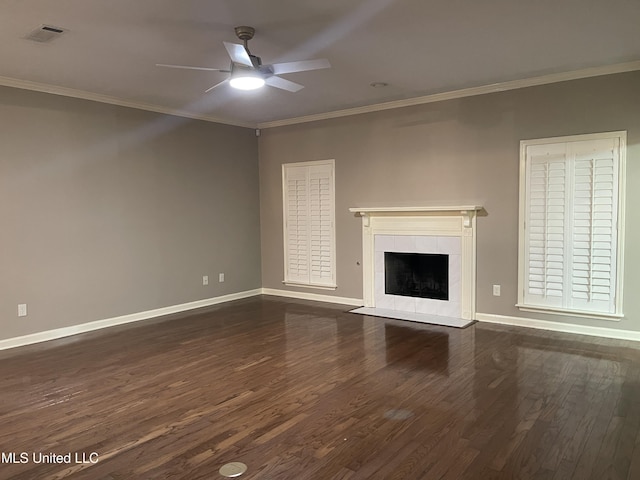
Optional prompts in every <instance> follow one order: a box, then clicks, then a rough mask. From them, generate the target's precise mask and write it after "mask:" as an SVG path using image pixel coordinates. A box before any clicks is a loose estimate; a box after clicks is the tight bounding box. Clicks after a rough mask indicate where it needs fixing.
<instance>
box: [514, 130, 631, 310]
mask: <svg viewBox="0 0 640 480" xmlns="http://www.w3.org/2000/svg"><path fill="white" fill-rule="evenodd" d="M625 144H626V132H612V133H602V134H593V135H578V136H572V137H559V138H549V139H541V140H527V141H522V142H521V143H520V234H519V265H518V267H519V268H518V270H519V276H518V280H519V285H518V305H517V306H518V307H520V308H521V309H522V310H532V311H547V312H550V313H566V314H571V315H584V316H591V317H599V318H600V317H604V318H607V317H608V318H620V317H622V316H623V315H622V257H623V252H622V239H623V233H624V231H623V226H624V224H623V213H624V202H623V200H624V197H623V190H624V171H625V148H626V147H625Z"/></svg>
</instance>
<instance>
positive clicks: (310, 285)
mask: <svg viewBox="0 0 640 480" xmlns="http://www.w3.org/2000/svg"><path fill="white" fill-rule="evenodd" d="M282 283H284V284H285V285H287V286H288V287H301V288H317V289H319V290H335V289H336V288H338V285H316V284H314V283H296V282H287V281H285V280H283V281H282Z"/></svg>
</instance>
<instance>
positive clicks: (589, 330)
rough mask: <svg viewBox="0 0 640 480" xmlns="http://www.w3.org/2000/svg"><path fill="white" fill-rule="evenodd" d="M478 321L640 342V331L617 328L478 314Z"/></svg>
mask: <svg viewBox="0 0 640 480" xmlns="http://www.w3.org/2000/svg"><path fill="white" fill-rule="evenodd" d="M476 320H478V321H480V322H488V323H499V324H501V325H512V326H516V327H527V328H538V329H540V330H551V331H554V332H564V333H577V334H580V335H591V336H594V337H605V338H616V339H618V340H633V341H636V342H640V331H634V330H620V329H616V328H605V327H590V326H587V325H575V324H573V323H560V322H549V321H546V320H536V319H533V318H522V317H510V316H507V315H493V314H490V313H476Z"/></svg>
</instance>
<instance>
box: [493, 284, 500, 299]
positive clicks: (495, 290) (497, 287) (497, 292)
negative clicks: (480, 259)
mask: <svg viewBox="0 0 640 480" xmlns="http://www.w3.org/2000/svg"><path fill="white" fill-rule="evenodd" d="M493 296H494V297H499V296H500V285H494V286H493Z"/></svg>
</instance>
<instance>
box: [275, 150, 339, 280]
mask: <svg viewBox="0 0 640 480" xmlns="http://www.w3.org/2000/svg"><path fill="white" fill-rule="evenodd" d="M309 163H315V162H309ZM283 181H284V194H285V198H284V214H285V283H287V282H290V283H297V284H303V285H317V286H327V287H335V253H334V252H335V232H334V182H333V162H330V163H328V162H318V164H313V165H309V166H302V165H301V164H296V165H283Z"/></svg>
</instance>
